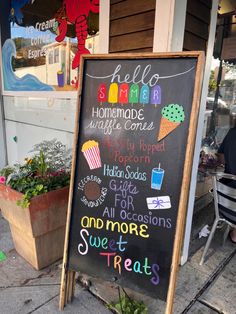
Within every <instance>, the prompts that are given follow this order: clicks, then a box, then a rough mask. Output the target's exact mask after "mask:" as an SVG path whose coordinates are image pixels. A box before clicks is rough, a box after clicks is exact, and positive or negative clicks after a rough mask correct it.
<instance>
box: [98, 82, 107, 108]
mask: <svg viewBox="0 0 236 314" xmlns="http://www.w3.org/2000/svg"><path fill="white" fill-rule="evenodd" d="M106 101H107V88H106V85H105V84H100V85H99V86H98V102H100V103H103V102H106Z"/></svg>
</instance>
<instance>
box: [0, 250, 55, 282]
mask: <svg viewBox="0 0 236 314" xmlns="http://www.w3.org/2000/svg"><path fill="white" fill-rule="evenodd" d="M60 274H61V269H60V262H57V263H54V264H53V265H51V266H49V267H47V268H44V269H42V270H40V271H38V270H35V269H34V268H33V267H32V266H31V265H30V264H28V263H27V262H26V261H25V260H24V259H23V258H22V257H21V256H20V255H19V254H18V253H17V252H16V251H15V249H12V250H11V251H10V252H8V254H7V259H6V260H5V261H4V262H1V263H0V287H9V286H25V285H33V284H37V285H40V284H60Z"/></svg>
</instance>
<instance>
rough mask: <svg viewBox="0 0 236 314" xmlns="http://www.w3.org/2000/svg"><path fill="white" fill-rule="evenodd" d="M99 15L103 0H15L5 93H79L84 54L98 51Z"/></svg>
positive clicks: (5, 45) (4, 53)
mask: <svg viewBox="0 0 236 314" xmlns="http://www.w3.org/2000/svg"><path fill="white" fill-rule="evenodd" d="M45 5H46V6H45ZM45 8H46V9H45ZM91 13H92V14H93V16H92V17H91V15H90V14H91ZM98 13H99V0H91V1H90V0H53V1H52V2H50V3H49V2H48V1H47V0H21V1H19V0H12V1H11V8H10V12H9V14H8V16H9V23H10V27H11V38H9V39H7V40H6V41H5V43H3V45H2V72H3V86H4V91H76V90H77V89H78V70H79V61H80V56H81V54H88V53H96V50H97V47H98V35H97V34H96V33H97V31H98ZM91 19H93V20H94V19H95V23H92V24H91V23H90V20H91ZM90 25H92V28H94V29H91V26H90Z"/></svg>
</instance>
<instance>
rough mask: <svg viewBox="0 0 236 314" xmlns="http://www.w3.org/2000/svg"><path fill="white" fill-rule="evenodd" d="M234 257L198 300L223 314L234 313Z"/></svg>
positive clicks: (235, 282) (235, 308)
mask: <svg viewBox="0 0 236 314" xmlns="http://www.w3.org/2000/svg"><path fill="white" fill-rule="evenodd" d="M235 276H236V256H234V258H233V259H232V260H231V261H230V262H229V264H228V265H227V266H226V267H225V269H224V270H223V271H222V273H221V274H220V275H219V276H218V278H217V279H216V280H215V281H214V282H213V283H212V284H211V285H210V286H209V288H208V289H207V290H206V291H205V292H204V293H203V295H202V296H201V297H200V300H202V301H204V303H206V304H209V305H210V306H213V307H214V308H216V309H217V310H218V311H219V312H223V313H224V314H233V313H236V307H235V300H236V281H235Z"/></svg>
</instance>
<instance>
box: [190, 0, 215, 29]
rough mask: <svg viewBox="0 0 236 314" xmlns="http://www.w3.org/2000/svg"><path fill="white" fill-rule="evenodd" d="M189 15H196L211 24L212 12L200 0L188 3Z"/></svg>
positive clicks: (191, 0)
mask: <svg viewBox="0 0 236 314" xmlns="http://www.w3.org/2000/svg"><path fill="white" fill-rule="evenodd" d="M187 13H189V14H192V15H194V16H195V17H197V18H199V19H200V20H201V21H204V22H205V23H207V24H210V18H211V11H210V9H209V8H207V7H206V6H205V5H204V4H202V3H201V2H199V1H198V0H188V1H187Z"/></svg>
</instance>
